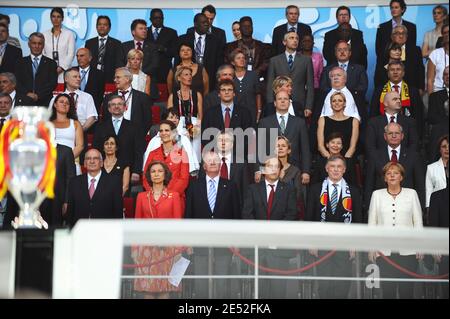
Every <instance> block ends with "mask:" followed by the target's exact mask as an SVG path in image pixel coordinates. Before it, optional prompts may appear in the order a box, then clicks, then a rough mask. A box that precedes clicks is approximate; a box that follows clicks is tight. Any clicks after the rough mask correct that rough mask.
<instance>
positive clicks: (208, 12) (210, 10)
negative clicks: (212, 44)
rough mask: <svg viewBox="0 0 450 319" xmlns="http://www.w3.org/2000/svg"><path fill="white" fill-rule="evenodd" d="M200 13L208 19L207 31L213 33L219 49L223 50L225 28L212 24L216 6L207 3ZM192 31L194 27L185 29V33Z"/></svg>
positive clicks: (225, 37) (225, 41)
mask: <svg viewBox="0 0 450 319" xmlns="http://www.w3.org/2000/svg"><path fill="white" fill-rule="evenodd" d="M201 13H202V14H204V15H205V16H206V18H207V19H208V24H209V28H208V31H207V33H208V34H212V35H214V36H215V37H216V38H217V40H219V45H220V50H222V51H223V49H224V47H225V44H226V43H227V36H226V33H225V30H223V29H221V28H217V27H215V26H213V22H214V19H215V18H216V8H214V7H213V6H212V5H210V4H208V5H207V6H205V7H203V8H202V12H201ZM194 32H195V27H190V28H189V29H187V31H186V33H187V34H189V33H190V34H194Z"/></svg>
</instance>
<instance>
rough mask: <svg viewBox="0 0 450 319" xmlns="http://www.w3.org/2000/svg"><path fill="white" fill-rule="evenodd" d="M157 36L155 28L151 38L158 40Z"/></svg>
mask: <svg viewBox="0 0 450 319" xmlns="http://www.w3.org/2000/svg"><path fill="white" fill-rule="evenodd" d="M158 36H159V32H158V29H157V28H155V30H154V31H153V39H155V41H156V40H158Z"/></svg>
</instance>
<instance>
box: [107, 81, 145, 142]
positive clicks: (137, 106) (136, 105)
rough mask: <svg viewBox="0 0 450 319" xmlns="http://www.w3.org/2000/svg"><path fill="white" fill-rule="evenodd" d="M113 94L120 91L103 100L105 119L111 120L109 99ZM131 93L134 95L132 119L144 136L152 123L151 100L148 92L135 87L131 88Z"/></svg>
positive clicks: (142, 136) (140, 135) (138, 132)
mask: <svg viewBox="0 0 450 319" xmlns="http://www.w3.org/2000/svg"><path fill="white" fill-rule="evenodd" d="M112 94H118V92H117V91H114V92H113V93H111V94H109V95H107V96H106V97H105V99H104V100H103V121H110V120H111V113H109V111H108V100H109V97H110V96H111V95H112ZM131 94H132V95H133V96H132V100H131V117H130V120H131V123H132V124H133V125H134V127H135V129H136V133H137V134H138V136H139V138H144V137H145V135H146V134H147V132H148V130H149V129H150V126H151V125H152V112H151V110H150V107H151V100H150V97H149V96H148V95H147V94H145V93H142V92H140V91H137V90H135V89H132V90H131Z"/></svg>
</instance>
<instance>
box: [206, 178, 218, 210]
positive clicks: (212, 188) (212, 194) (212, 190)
mask: <svg viewBox="0 0 450 319" xmlns="http://www.w3.org/2000/svg"><path fill="white" fill-rule="evenodd" d="M216 195H217V191H216V185H215V183H214V180H213V179H210V180H209V192H208V203H209V207H210V208H211V212H214V206H215V205H216Z"/></svg>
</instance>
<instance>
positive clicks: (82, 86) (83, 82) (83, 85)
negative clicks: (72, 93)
mask: <svg viewBox="0 0 450 319" xmlns="http://www.w3.org/2000/svg"><path fill="white" fill-rule="evenodd" d="M86 73H87V71H86V70H81V83H80V90H81V91H84V89H85V88H86V83H87V80H86Z"/></svg>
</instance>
